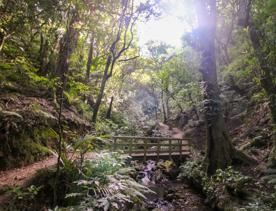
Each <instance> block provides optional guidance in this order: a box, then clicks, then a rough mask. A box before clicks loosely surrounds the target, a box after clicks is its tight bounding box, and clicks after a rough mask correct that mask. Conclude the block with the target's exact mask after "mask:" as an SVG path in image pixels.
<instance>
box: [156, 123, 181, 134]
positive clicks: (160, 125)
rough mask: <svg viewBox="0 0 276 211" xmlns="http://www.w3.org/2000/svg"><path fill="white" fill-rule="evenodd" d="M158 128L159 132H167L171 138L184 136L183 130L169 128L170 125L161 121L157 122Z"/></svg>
mask: <svg viewBox="0 0 276 211" xmlns="http://www.w3.org/2000/svg"><path fill="white" fill-rule="evenodd" d="M158 129H159V131H160V132H161V134H167V135H168V136H169V137H172V138H183V136H184V132H183V131H182V130H180V129H179V128H176V127H173V128H170V126H168V125H166V124H164V123H161V122H159V123H158Z"/></svg>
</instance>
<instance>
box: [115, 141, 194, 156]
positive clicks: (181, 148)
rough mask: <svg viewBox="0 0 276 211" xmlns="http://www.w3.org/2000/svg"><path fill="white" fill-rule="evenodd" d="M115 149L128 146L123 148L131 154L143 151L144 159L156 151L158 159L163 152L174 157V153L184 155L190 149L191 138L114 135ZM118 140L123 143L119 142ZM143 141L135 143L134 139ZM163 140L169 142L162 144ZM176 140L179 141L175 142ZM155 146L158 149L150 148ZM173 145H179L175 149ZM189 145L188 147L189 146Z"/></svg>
mask: <svg viewBox="0 0 276 211" xmlns="http://www.w3.org/2000/svg"><path fill="white" fill-rule="evenodd" d="M112 139H113V149H114V150H116V149H117V148H118V147H120V146H121V147H124V146H125V147H127V149H122V150H123V151H125V152H127V153H128V154H129V155H130V156H132V155H133V154H135V153H142V154H143V157H144V160H146V156H147V155H148V154H150V153H152V152H153V153H156V156H157V159H159V156H160V155H161V153H169V154H168V155H169V157H170V158H171V157H172V154H173V153H179V155H180V156H181V157H182V155H183V154H184V153H186V152H187V151H189V140H190V139H189V138H172V137H139V136H113V137H112ZM118 140H120V141H122V143H118ZM135 140H136V141H139V140H140V141H142V143H137V142H136V143H134V141H135ZM150 141H157V142H156V143H152V142H151V143H148V142H150ZM163 141H168V142H169V143H164V144H162V142H163ZM175 142H177V143H176V144H175ZM135 146H143V149H141V148H140V149H138V148H137V149H134V148H135ZM150 146H155V147H157V149H154V150H152V149H149V148H148V147H150ZM161 147H169V149H166V150H161ZM173 147H177V149H174V148H173ZM187 147H188V148H187Z"/></svg>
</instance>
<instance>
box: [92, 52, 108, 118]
mask: <svg viewBox="0 0 276 211" xmlns="http://www.w3.org/2000/svg"><path fill="white" fill-rule="evenodd" d="M111 60H112V56H111V55H109V56H108V57H107V61H106V64H105V69H104V75H103V78H102V81H101V87H100V92H99V94H98V96H97V100H96V102H95V104H94V107H93V116H92V122H94V123H96V121H97V116H98V112H99V109H100V105H101V103H102V99H103V96H104V89H105V85H106V82H107V80H108V78H109V76H108V71H109V69H110V66H111V63H112V61H111Z"/></svg>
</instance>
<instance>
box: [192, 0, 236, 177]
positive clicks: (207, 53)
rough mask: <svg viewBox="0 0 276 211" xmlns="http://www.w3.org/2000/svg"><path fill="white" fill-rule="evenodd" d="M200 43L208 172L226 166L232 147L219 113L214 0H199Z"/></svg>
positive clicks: (210, 173) (230, 159)
mask: <svg viewBox="0 0 276 211" xmlns="http://www.w3.org/2000/svg"><path fill="white" fill-rule="evenodd" d="M197 16H198V24H199V30H200V34H199V37H198V38H199V44H200V51H201V65H200V72H201V73H202V76H203V82H204V85H205V87H204V89H205V90H204V110H205V118H206V127H207V145H206V146H207V149H206V158H205V164H206V168H207V173H208V174H209V175H212V174H214V173H215V172H216V170H217V169H225V168H226V167H227V166H229V165H231V164H232V160H233V158H234V148H233V146H232V144H231V141H230V138H229V134H228V131H227V129H226V126H225V122H224V119H223V114H222V107H221V99H220V96H219V95H220V91H219V87H218V82H217V72H216V52H215V34H216V0H198V4H197Z"/></svg>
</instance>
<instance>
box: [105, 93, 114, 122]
mask: <svg viewBox="0 0 276 211" xmlns="http://www.w3.org/2000/svg"><path fill="white" fill-rule="evenodd" d="M113 99H114V97H113V96H112V97H111V99H110V103H109V107H108V110H107V112H106V118H107V119H111V112H112V104H113Z"/></svg>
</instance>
